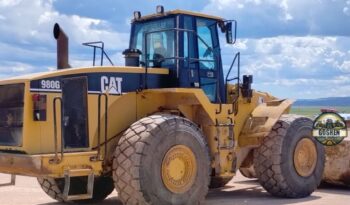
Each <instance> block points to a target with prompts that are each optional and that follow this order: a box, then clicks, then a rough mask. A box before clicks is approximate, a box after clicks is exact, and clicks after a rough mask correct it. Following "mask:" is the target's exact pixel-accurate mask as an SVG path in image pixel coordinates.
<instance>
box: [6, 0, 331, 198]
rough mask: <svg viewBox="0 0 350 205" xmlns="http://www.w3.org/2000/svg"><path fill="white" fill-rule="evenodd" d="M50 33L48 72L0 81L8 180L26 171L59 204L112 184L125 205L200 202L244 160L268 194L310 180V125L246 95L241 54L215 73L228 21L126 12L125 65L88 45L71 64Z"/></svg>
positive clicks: (101, 193) (316, 165)
mask: <svg viewBox="0 0 350 205" xmlns="http://www.w3.org/2000/svg"><path fill="white" fill-rule="evenodd" d="M53 33H54V37H55V39H56V40H57V70H55V71H49V72H42V73H35V74H30V75H25V76H18V77H14V78H10V79H6V80H2V81H0V112H1V115H0V117H1V121H0V122H1V124H0V150H1V152H0V172H2V173H8V174H10V175H11V176H12V178H11V179H12V182H14V176H15V175H24V176H31V177H36V178H37V179H38V182H39V184H40V186H41V188H42V189H43V191H44V192H45V193H46V194H47V195H48V196H50V197H51V198H53V199H55V200H57V201H61V202H98V201H101V200H103V199H105V198H106V197H107V196H108V195H109V194H110V193H111V192H112V191H113V190H114V189H116V191H117V192H118V198H119V200H120V201H121V202H122V203H123V204H128V205H129V204H130V205H144V204H155V205H166V204H176V205H180V204H189V205H193V204H200V203H202V202H203V200H204V199H205V196H206V194H207V192H208V189H209V188H215V187H221V186H224V185H225V184H226V183H227V182H228V181H230V180H231V179H232V178H233V177H234V176H235V175H236V173H237V172H238V170H239V169H240V168H244V167H245V166H249V164H250V163H253V164H254V166H255V171H256V176H257V178H258V179H259V182H260V183H261V185H262V186H263V187H264V188H265V189H266V190H267V191H268V192H269V193H270V194H271V195H273V196H277V197H287V198H300V197H306V196H309V195H310V194H311V193H312V192H313V191H314V190H315V189H316V188H317V186H318V185H319V183H320V181H321V177H322V173H323V169H324V160H325V157H324V156H325V155H324V148H323V146H322V145H321V144H319V143H317V142H316V141H315V140H314V138H313V137H312V136H311V130H312V124H313V123H312V120H310V119H309V118H306V117H303V116H297V115H289V114H288V112H289V110H290V107H291V105H292V103H293V101H292V100H289V99H278V98H276V97H274V96H272V95H270V94H268V93H266V92H260V91H256V90H253V89H252V82H253V77H252V76H251V75H243V76H240V75H241V74H240V53H237V54H233V55H232V56H233V61H232V64H231V66H230V67H229V68H228V69H227V70H225V71H224V68H223V67H224V66H223V63H222V58H221V49H220V46H222V45H221V44H228V45H233V44H235V42H236V36H237V22H236V21H234V20H226V19H223V18H220V17H216V16H211V15H206V14H201V13H196V12H190V11H183V10H172V11H165V10H164V7H162V6H158V7H157V8H156V13H154V14H151V15H145V16H142V15H141V12H139V11H136V12H134V18H133V20H132V23H131V34H130V43H129V48H128V49H126V50H125V51H124V52H123V54H124V55H125V66H114V65H113V62H112V60H111V59H110V58H109V57H108V55H107V53H106V51H105V50H104V43H103V42H88V43H84V45H85V46H89V47H91V48H92V49H93V63H92V64H93V66H92V67H78V68H72V67H71V66H70V64H69V60H68V36H67V35H66V34H65V33H64V31H63V29H62V28H61V27H60V26H59V25H58V24H55V26H54V30H53ZM221 36H223V38H222V37H221ZM220 39H226V42H220ZM220 43H221V44H220ZM106 62H107V63H108V65H105V64H106ZM109 64H110V65H109Z"/></svg>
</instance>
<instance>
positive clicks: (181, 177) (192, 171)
mask: <svg viewBox="0 0 350 205" xmlns="http://www.w3.org/2000/svg"><path fill="white" fill-rule="evenodd" d="M161 171H162V180H163V184H164V185H165V187H166V188H167V189H168V190H169V191H171V192H173V193H184V192H186V191H188V190H189V189H190V188H191V186H192V185H193V183H194V180H195V178H196V174H197V162H196V158H195V156H194V154H193V152H192V150H191V149H190V148H188V147H187V146H185V145H176V146H174V147H172V148H170V149H169V150H168V152H167V153H166V154H165V156H164V159H163V162H162V170H161Z"/></svg>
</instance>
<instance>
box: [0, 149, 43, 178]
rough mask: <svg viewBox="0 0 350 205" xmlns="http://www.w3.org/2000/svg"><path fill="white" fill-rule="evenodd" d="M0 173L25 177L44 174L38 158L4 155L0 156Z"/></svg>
mask: <svg viewBox="0 0 350 205" xmlns="http://www.w3.org/2000/svg"><path fill="white" fill-rule="evenodd" d="M0 172H2V173H9V174H19V175H27V176H36V175H38V174H39V173H43V174H44V173H45V171H43V170H42V163H41V158H40V157H36V156H26V155H20V154H5V153H1V154H0Z"/></svg>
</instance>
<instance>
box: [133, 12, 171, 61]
mask: <svg viewBox="0 0 350 205" xmlns="http://www.w3.org/2000/svg"><path fill="white" fill-rule="evenodd" d="M172 28H175V19H174V18H166V19H159V20H153V21H148V22H137V23H135V24H134V29H133V33H132V35H131V48H134V49H135V48H136V49H139V50H140V51H141V52H142V61H143V62H145V61H146V59H145V54H146V50H145V48H146V46H145V43H144V41H145V34H146V33H148V32H152V31H159V30H163V29H172ZM174 57H175V31H162V32H155V33H150V34H148V35H147V60H148V62H149V63H148V66H149V67H169V66H172V65H174V62H175V60H174V59H167V58H174Z"/></svg>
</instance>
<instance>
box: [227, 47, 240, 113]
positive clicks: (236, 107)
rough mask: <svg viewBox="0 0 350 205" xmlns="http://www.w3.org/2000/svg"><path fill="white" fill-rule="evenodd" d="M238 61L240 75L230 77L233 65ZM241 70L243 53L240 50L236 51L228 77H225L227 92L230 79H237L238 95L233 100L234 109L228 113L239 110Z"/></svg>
mask: <svg viewBox="0 0 350 205" xmlns="http://www.w3.org/2000/svg"><path fill="white" fill-rule="evenodd" d="M236 61H237V72H238V75H237V77H234V78H229V76H230V74H231V71H232V68H233V66H234V65H235V63H236ZM240 70H241V53H240V52H238V53H236V55H235V57H234V59H233V61H232V63H231V66H230V69H229V70H228V72H227V74H226V78H225V84H226V87H225V93H226V94H227V89H228V82H230V81H233V80H237V87H236V96H235V99H234V100H233V102H232V109H231V110H229V111H228V114H233V113H235V114H237V110H238V105H235V104H237V103H236V102H237V100H238V98H239V96H240V94H239V93H240V87H239V82H240V72H241V71H240Z"/></svg>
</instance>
